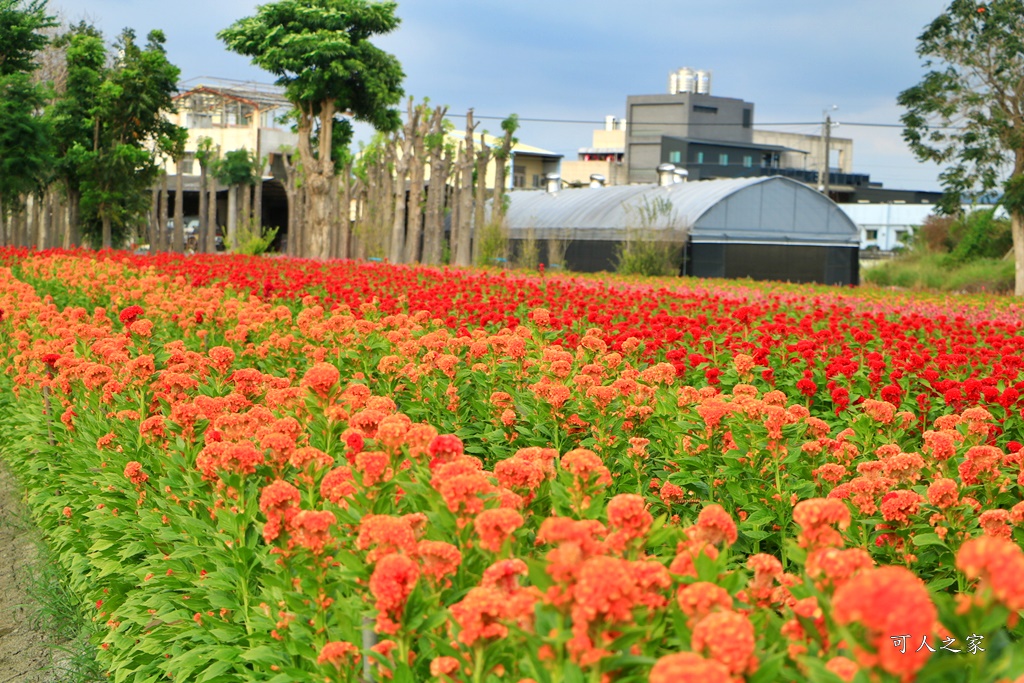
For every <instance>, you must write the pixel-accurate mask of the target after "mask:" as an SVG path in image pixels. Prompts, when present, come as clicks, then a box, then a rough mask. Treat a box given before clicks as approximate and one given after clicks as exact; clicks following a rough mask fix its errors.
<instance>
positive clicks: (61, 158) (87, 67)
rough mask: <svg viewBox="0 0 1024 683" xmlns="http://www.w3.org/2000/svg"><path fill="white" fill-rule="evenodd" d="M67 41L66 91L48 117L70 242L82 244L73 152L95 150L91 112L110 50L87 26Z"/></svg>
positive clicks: (77, 169)
mask: <svg viewBox="0 0 1024 683" xmlns="http://www.w3.org/2000/svg"><path fill="white" fill-rule="evenodd" d="M62 40H63V42H66V44H67V48H66V62H67V79H66V83H65V88H64V92H63V93H61V94H60V96H59V97H58V98H57V99H56V100H55V101H54V102H53V104H52V106H51V107H50V109H49V111H48V112H47V118H48V119H49V121H50V125H51V126H52V127H53V143H54V146H55V147H56V154H57V166H56V174H55V175H56V178H57V179H58V180H59V181H60V182H61V183H62V184H63V185H64V190H65V193H66V195H67V198H68V207H69V214H70V215H69V217H68V229H69V232H70V240H69V241H70V243H71V245H72V246H78V244H79V242H80V234H79V233H80V230H79V215H80V209H79V205H80V202H79V200H80V198H81V185H82V177H81V170H82V169H81V168H80V164H79V163H77V162H76V159H77V158H78V157H79V156H80V155H76V154H74V153H72V150H74V149H75V148H76V146H77V148H78V149H79V150H87V149H90V148H92V146H93V139H94V130H95V124H94V121H93V116H92V111H93V110H94V109H95V108H96V106H97V105H98V104H99V100H100V87H101V86H102V85H103V81H104V79H105V78H106V71H107V69H106V63H107V48H106V46H105V45H104V44H103V37H102V35H101V34H99V32H98V31H96V30H95V28H93V27H91V26H88V25H86V24H80V25H79V26H77V27H72V29H71V31H70V32H69V34H68V35H66V36H65V37H63V39H62Z"/></svg>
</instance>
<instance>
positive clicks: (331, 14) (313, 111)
mask: <svg viewBox="0 0 1024 683" xmlns="http://www.w3.org/2000/svg"><path fill="white" fill-rule="evenodd" d="M395 9H396V3H394V2H376V1H374V0H278V2H274V3H270V4H266V5H261V6H260V7H259V8H258V9H257V11H256V14H255V16H251V17H246V18H244V19H240V20H238V21H236V22H235V23H234V24H232V25H231V26H230V27H228V28H226V29H224V30H223V31H221V32H220V33H218V34H217V35H218V37H219V38H220V39H221V40H223V41H224V42H225V44H227V46H228V48H229V49H231V50H232V51H234V52H237V53H239V54H241V55H245V56H247V57H251V58H252V61H253V63H254V64H256V65H257V66H259V67H261V68H263V69H266V70H267V71H269V72H270V73H272V74H274V75H275V76H277V84H278V85H281V86H283V87H284V89H285V95H286V97H287V98H288V99H289V101H290V102H291V103H292V104H293V105H294V106H295V108H296V110H297V115H298V134H299V142H298V148H299V149H298V151H299V157H300V165H301V168H302V173H303V189H304V192H305V193H306V197H307V203H306V211H307V219H308V222H309V225H308V233H307V235H308V238H307V239H306V240H304V242H305V243H306V244H308V246H309V254H308V255H309V256H312V257H314V258H326V257H327V256H328V254H329V246H330V243H329V220H330V214H331V204H332V203H333V202H332V199H333V196H332V195H333V193H332V192H331V188H332V187H334V183H333V182H332V179H333V177H334V173H335V159H334V157H333V154H332V152H333V146H334V145H333V143H334V141H335V135H334V130H333V129H334V127H335V125H337V124H338V123H339V121H337V120H336V117H338V116H340V115H342V114H344V113H350V114H351V115H352V116H353V117H354V118H355V119H357V120H360V121H365V122H368V123H370V124H371V125H373V126H374V127H375V128H376V129H378V130H383V131H391V130H394V129H395V128H397V127H398V125H399V123H400V119H399V116H398V112H397V111H396V110H394V109H393V108H392V107H394V105H397V104H398V103H399V102H400V101H401V98H402V94H403V93H402V88H401V82H402V79H403V77H404V74H403V73H402V69H401V66H400V64H399V63H398V60H397V59H396V58H395V57H394V56H393V55H390V54H388V53H387V52H384V51H383V50H381V49H380V48H378V47H376V46H374V45H373V44H372V43H371V42H370V39H371V38H372V37H374V36H378V35H385V34H388V33H391V32H392V31H394V30H395V28H397V26H398V23H399V19H398V18H397V17H396V16H395ZM314 135H316V139H317V140H318V144H317V146H316V147H315V148H314V146H313V144H312V140H313V137H314Z"/></svg>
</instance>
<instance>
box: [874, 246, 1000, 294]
mask: <svg viewBox="0 0 1024 683" xmlns="http://www.w3.org/2000/svg"><path fill="white" fill-rule="evenodd" d="M862 278H863V280H864V282H868V283H871V284H874V285H878V286H879V287H900V288H902V289H933V290H938V291H943V292H966V293H979V292H996V293H1005V292H1012V291H1013V279H1014V263H1013V261H1012V260H1004V259H976V260H974V261H969V262H967V263H963V264H960V265H954V264H951V263H950V260H949V259H948V257H947V256H946V255H944V254H921V255H910V256H906V257H903V258H899V259H895V260H893V261H887V262H885V263H881V264H878V265H876V266H873V267H871V268H865V269H864V270H863V271H862Z"/></svg>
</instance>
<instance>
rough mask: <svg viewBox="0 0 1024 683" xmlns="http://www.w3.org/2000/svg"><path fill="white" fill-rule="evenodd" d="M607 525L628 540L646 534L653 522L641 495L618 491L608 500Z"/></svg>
mask: <svg viewBox="0 0 1024 683" xmlns="http://www.w3.org/2000/svg"><path fill="white" fill-rule="evenodd" d="M607 512H608V527H609V528H611V529H612V530H613V531H616V532H618V533H620V534H622V535H623V537H624V538H625V540H627V541H630V540H633V539H636V538H642V537H644V536H646V535H647V532H648V531H649V530H650V528H651V524H652V523H653V522H654V518H653V517H652V516H651V513H650V512H648V511H647V502H646V501H645V500H644V497H643V496H638V495H636V494H635V493H620V494H619V495H617V496H615V497H614V498H612V499H611V500H610V501H608V507H607Z"/></svg>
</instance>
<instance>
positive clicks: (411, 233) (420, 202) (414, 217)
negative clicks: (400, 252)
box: [405, 105, 448, 263]
mask: <svg viewBox="0 0 1024 683" xmlns="http://www.w3.org/2000/svg"><path fill="white" fill-rule="evenodd" d="M422 106H423V110H424V111H423V113H422V114H421V116H420V126H419V130H418V131H417V134H416V140H415V142H414V144H413V151H412V155H413V164H412V168H411V170H410V174H409V211H410V213H409V219H408V223H409V230H408V235H407V237H406V246H405V262H406V263H418V262H419V261H420V260H421V259H422V253H423V251H422V249H423V248H422V245H421V244H420V243H421V241H422V240H423V224H424V212H425V210H426V199H425V197H424V192H425V189H426V181H425V176H426V166H427V164H428V163H429V158H428V155H427V152H426V137H427V135H430V134H432V132H433V131H434V130H435V129H436V128H438V127H439V126H440V121H441V120H443V119H444V114H445V112H447V111H448V108H447V107H437V108H436V109H434V110H433V112H432V113H431V115H430V117H429V118H428V117H427V112H426V105H422Z"/></svg>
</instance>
